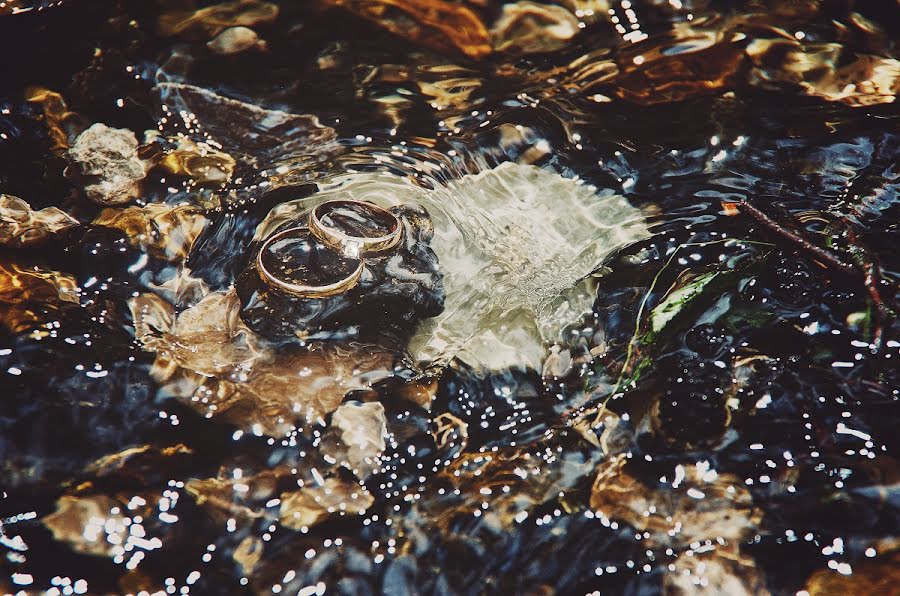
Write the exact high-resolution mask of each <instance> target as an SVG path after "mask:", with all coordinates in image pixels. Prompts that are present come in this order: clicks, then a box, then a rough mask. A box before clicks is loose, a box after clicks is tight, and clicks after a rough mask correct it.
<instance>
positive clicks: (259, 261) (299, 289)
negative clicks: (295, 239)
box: [256, 226, 365, 298]
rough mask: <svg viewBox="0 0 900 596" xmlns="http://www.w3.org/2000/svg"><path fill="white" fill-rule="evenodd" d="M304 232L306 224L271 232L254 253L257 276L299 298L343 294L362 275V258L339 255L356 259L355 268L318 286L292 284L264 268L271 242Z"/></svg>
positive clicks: (307, 232) (307, 231) (306, 229)
mask: <svg viewBox="0 0 900 596" xmlns="http://www.w3.org/2000/svg"><path fill="white" fill-rule="evenodd" d="M304 232H305V233H306V235H309V232H310V230H309V228H307V227H306V226H301V227H295V228H289V229H287V230H282V231H281V232H278V233H277V234H273V235H272V236H270V237H269V238H268V239H266V241H265V242H263V245H262V246H261V247H260V248H259V252H257V253H256V269H257V271H258V272H259V277H260V278H261V279H262V280H263V282H265V283H266V284H269V285H271V286H273V287H275V288H277V289H279V290H281V291H283V292H285V293H288V294H292V295H294V296H298V297H301V298H325V297H328V296H336V295H337V294H343V293H344V292H346V291H347V290H349V289H351V288H352V287H354V286H355V285H356V284H357V282H358V281H359V278H360V277H361V276H362V272H363V268H364V267H365V263H363V261H362V259H359V258H355V257H349V256H347V255H340V257H341V258H344V259H353V260H355V261H358V265H357V267H356V269H354V270H353V272H352V273H351V274H350V275H348V276H347V277H345V278H344V279H341V280H338V281H336V282H334V283H331V284H324V285H320V286H312V285H305V284H293V283H290V282H286V281H284V280H281V279H278V278H277V277H275V275H273V274H272V272H270V271H269V270H268V269H267V268H266V266H265V263H264V262H263V254H264V253H265V252H266V250H267V249H268V248H269V247H270V246H271V245H272V244H273V243H275V242H277V241H279V240H281V239H283V238H285V237H287V236H290V235H299V234H301V233H304Z"/></svg>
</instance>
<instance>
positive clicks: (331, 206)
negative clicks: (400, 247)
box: [309, 199, 403, 257]
mask: <svg viewBox="0 0 900 596" xmlns="http://www.w3.org/2000/svg"><path fill="white" fill-rule="evenodd" d="M309 229H310V231H311V232H312V233H313V234H314V235H315V236H316V237H317V238H319V239H320V240H321V241H322V242H324V243H326V244H329V245H331V246H333V247H335V248H336V249H337V250H339V251H341V253H343V254H345V255H347V256H350V257H361V256H364V255H367V254H372V253H377V252H382V251H385V250H388V249H390V248H393V247H394V246H396V245H397V243H398V242H400V237H401V235H402V232H403V227H402V226H401V225H400V220H399V219H397V216H396V215H394V214H393V213H391V212H390V211H388V210H387V209H384V208H382V207H379V206H377V205H373V204H372V203H368V202H365V201H355V200H348V199H336V200H333V201H326V202H324V203H320V204H318V205H316V206H315V207H313V209H312V211H310V213H309ZM366 232H371V234H367V233H366Z"/></svg>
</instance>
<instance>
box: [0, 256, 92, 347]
mask: <svg viewBox="0 0 900 596" xmlns="http://www.w3.org/2000/svg"><path fill="white" fill-rule="evenodd" d="M78 303H79V300H78V284H77V282H76V281H75V278H74V277H72V276H71V275H69V274H67V273H60V272H59V271H47V270H43V269H38V268H37V267H33V268H30V269H26V268H24V267H22V266H20V265H18V264H16V263H12V262H9V261H2V260H0V304H2V305H3V306H4V307H3V308H2V309H0V325H3V326H4V327H6V328H7V329H9V330H10V331H12V332H13V333H23V332H26V331H29V330H31V329H33V328H34V327H35V326H37V325H38V324H40V323H42V322H44V321H45V320H47V319H49V318H50V317H51V316H53V315H54V314H55V313H56V312H58V311H59V310H61V309H63V308H68V307H71V306H73V305H77V304H78Z"/></svg>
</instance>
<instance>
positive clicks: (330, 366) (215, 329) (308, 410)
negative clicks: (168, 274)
mask: <svg viewBox="0 0 900 596" xmlns="http://www.w3.org/2000/svg"><path fill="white" fill-rule="evenodd" d="M129 306H130V308H131V312H132V317H133V319H134V322H135V336H136V337H137V338H138V339H140V340H141V342H142V343H143V344H144V347H145V348H146V349H147V350H150V351H153V352H156V353H157V355H158V356H157V359H156V361H155V363H154V368H153V372H152V374H153V377H154V378H155V379H156V381H157V382H159V383H160V384H162V385H163V392H164V394H168V395H171V396H173V397H176V398H179V399H182V400H183V401H185V402H186V403H187V405H189V406H190V407H192V408H194V409H195V410H197V411H198V412H200V413H201V414H204V415H206V416H207V417H215V418H219V419H221V420H224V421H226V422H230V423H232V424H235V425H238V426H240V427H241V428H243V429H247V430H250V429H253V428H256V429H259V430H260V431H261V432H264V433H266V434H269V435H271V436H281V435H283V434H285V433H288V432H290V430H291V429H292V428H295V427H296V426H297V425H302V424H303V423H304V422H310V421H314V420H316V419H318V418H320V417H323V416H327V415H328V414H330V413H331V412H334V411H335V409H336V408H337V407H338V406H339V405H340V404H341V402H342V401H343V399H344V396H345V395H346V394H347V393H348V392H350V391H353V390H357V389H365V388H367V387H369V386H370V385H371V384H372V383H374V382H376V381H378V380H381V379H385V378H388V377H391V376H392V375H393V374H394V373H393V363H394V359H395V356H394V354H393V353H391V352H389V351H387V350H385V349H384V348H380V347H378V346H374V345H366V344H356V343H327V344H315V345H310V346H307V347H305V348H289V349H280V350H277V351H276V350H272V349H271V348H269V347H267V346H265V345H263V344H262V343H261V342H260V340H259V339H258V338H257V336H256V335H255V334H254V333H253V332H252V331H251V330H250V329H248V328H247V327H246V326H245V325H244V323H243V321H242V320H241V319H240V317H239V316H238V311H239V308H240V304H239V302H238V300H237V297H236V296H235V294H234V291H233V290H231V291H229V292H225V293H222V292H214V293H212V294H209V295H208V296H206V297H205V298H204V299H203V300H201V301H200V302H199V303H197V304H196V305H194V306H192V307H191V308H188V309H187V310H185V311H183V312H182V313H181V314H179V315H178V316H177V317H175V316H174V308H173V307H172V306H171V305H169V304H168V303H167V302H166V301H165V300H163V299H162V298H160V297H159V296H155V295H152V294H142V295H140V296H138V297H136V298H134V299H132V300H131V301H130V302H129Z"/></svg>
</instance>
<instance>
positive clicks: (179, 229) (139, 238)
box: [94, 203, 208, 261]
mask: <svg viewBox="0 0 900 596" xmlns="http://www.w3.org/2000/svg"><path fill="white" fill-rule="evenodd" d="M207 223H208V220H207V219H206V217H205V216H204V215H203V213H202V212H201V210H200V209H198V208H196V207H192V206H189V205H177V206H174V207H172V206H170V205H161V204H158V203H151V204H149V205H145V206H143V207H126V208H125V209H104V210H103V211H101V212H100V214H99V215H98V216H97V219H95V220H94V224H95V225H98V226H104V227H107V228H114V229H117V230H121V231H123V232H125V234H126V237H127V239H128V242H129V243H130V244H132V245H134V246H139V247H141V248H143V249H145V250H146V251H147V252H149V253H150V254H152V255H153V256H155V257H158V258H160V259H165V260H167V261H178V260H183V259H185V258H187V255H188V254H189V253H190V251H191V247H192V246H193V245H194V241H195V240H197V237H198V236H200V233H201V232H202V231H203V228H205V227H206V224H207Z"/></svg>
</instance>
